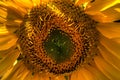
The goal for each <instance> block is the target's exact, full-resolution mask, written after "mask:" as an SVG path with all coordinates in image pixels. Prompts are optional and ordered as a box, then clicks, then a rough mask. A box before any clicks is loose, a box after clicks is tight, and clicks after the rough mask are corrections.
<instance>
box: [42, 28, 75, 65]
mask: <svg viewBox="0 0 120 80" xmlns="http://www.w3.org/2000/svg"><path fill="white" fill-rule="evenodd" d="M43 44H44V47H45V48H44V49H45V50H46V53H47V55H48V56H50V57H51V58H52V59H53V60H55V61H56V63H62V62H64V61H66V60H68V59H70V56H71V55H72V53H73V52H74V44H73V43H72V41H71V39H70V37H69V35H68V34H66V33H65V32H63V31H60V30H57V29H55V30H52V31H50V34H49V36H48V38H47V39H46V40H45V41H44V42H43Z"/></svg>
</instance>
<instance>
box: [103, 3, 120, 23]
mask: <svg viewBox="0 0 120 80" xmlns="http://www.w3.org/2000/svg"><path fill="white" fill-rule="evenodd" d="M102 13H103V14H104V15H105V16H107V17H109V18H110V19H111V20H112V21H115V20H119V19H120V3H119V4H117V5H115V6H113V7H110V8H108V9H106V10H104V11H102Z"/></svg>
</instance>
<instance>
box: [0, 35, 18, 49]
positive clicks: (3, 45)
mask: <svg viewBox="0 0 120 80" xmlns="http://www.w3.org/2000/svg"><path fill="white" fill-rule="evenodd" d="M0 39H1V40H0V50H6V49H9V48H10V47H12V46H14V45H16V41H17V38H16V37H15V36H13V35H7V36H5V37H4V36H2V37H0Z"/></svg>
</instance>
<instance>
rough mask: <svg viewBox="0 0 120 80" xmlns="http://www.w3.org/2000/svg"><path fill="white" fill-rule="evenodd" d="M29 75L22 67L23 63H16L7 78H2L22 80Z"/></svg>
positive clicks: (5, 77) (4, 77)
mask: <svg viewBox="0 0 120 80" xmlns="http://www.w3.org/2000/svg"><path fill="white" fill-rule="evenodd" d="M28 73H29V70H27V68H26V67H25V66H24V64H23V62H18V63H17V65H15V66H14V67H13V69H12V70H11V72H10V74H9V75H8V76H3V79H5V80H23V79H25V77H26V76H27V74H28Z"/></svg>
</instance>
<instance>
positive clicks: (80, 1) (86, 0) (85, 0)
mask: <svg viewBox="0 0 120 80" xmlns="http://www.w3.org/2000/svg"><path fill="white" fill-rule="evenodd" d="M88 2H90V0H76V1H75V5H81V4H85V3H88Z"/></svg>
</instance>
